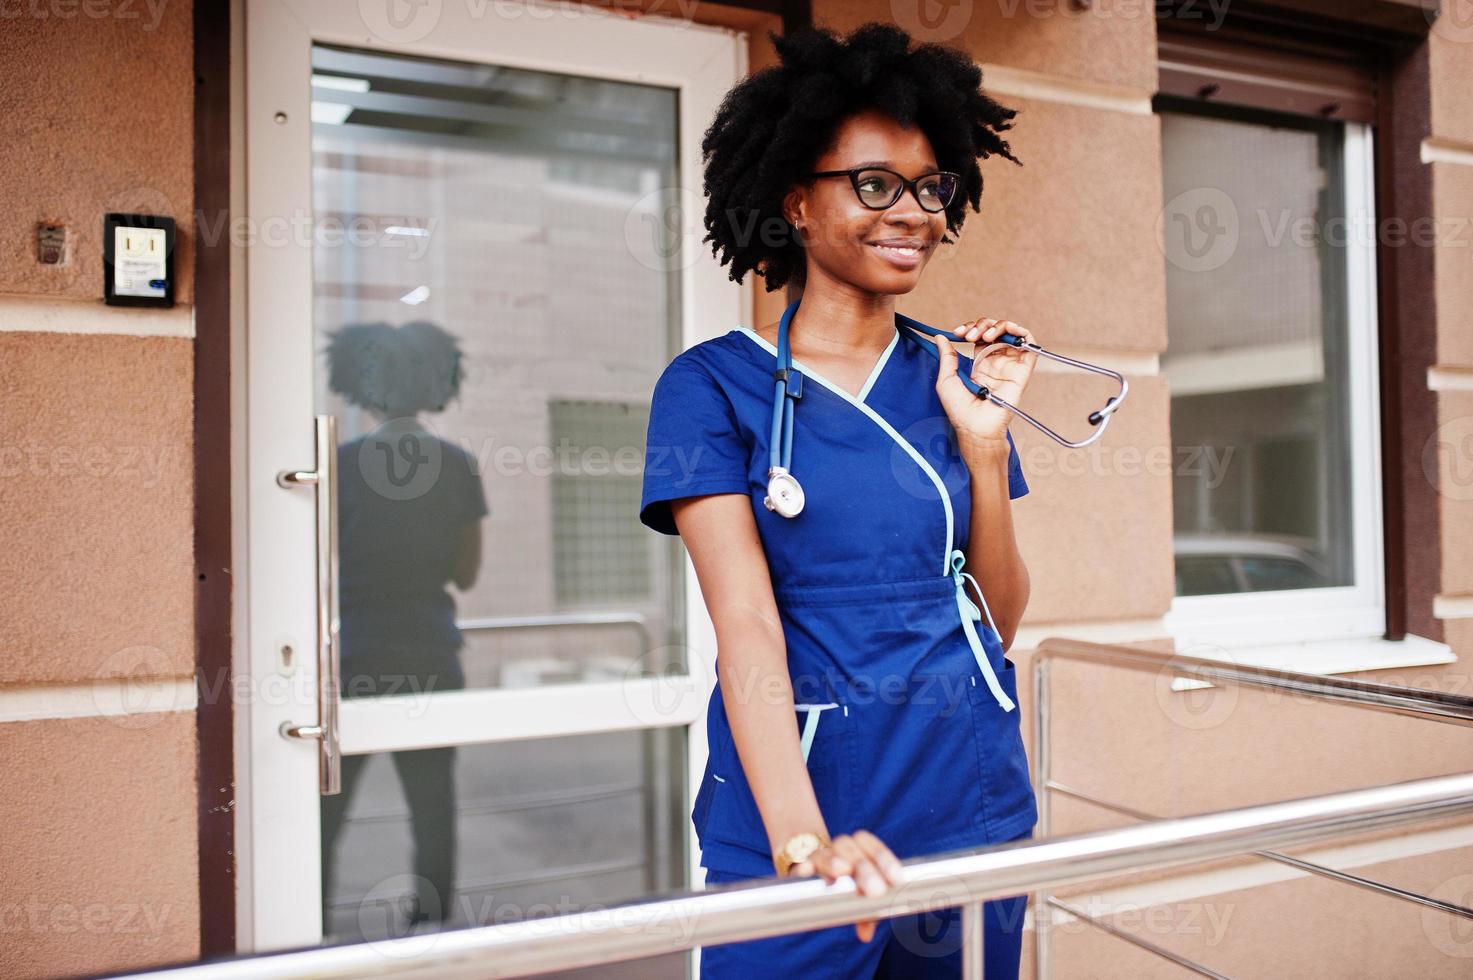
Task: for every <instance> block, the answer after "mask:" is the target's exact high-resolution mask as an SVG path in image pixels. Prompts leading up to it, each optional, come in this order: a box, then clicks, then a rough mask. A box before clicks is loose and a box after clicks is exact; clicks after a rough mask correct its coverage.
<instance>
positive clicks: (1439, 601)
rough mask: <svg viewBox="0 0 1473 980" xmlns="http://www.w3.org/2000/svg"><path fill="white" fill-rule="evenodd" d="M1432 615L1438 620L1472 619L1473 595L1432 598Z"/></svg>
mask: <svg viewBox="0 0 1473 980" xmlns="http://www.w3.org/2000/svg"><path fill="white" fill-rule="evenodd" d="M1432 615H1433V616H1436V617H1437V618H1438V619H1473V595H1439V596H1434V597H1433V598H1432Z"/></svg>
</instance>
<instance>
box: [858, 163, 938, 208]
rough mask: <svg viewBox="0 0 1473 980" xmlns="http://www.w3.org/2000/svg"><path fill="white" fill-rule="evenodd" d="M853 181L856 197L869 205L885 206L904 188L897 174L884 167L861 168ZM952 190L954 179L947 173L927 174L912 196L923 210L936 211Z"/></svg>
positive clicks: (873, 206)
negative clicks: (882, 168) (876, 168)
mask: <svg viewBox="0 0 1473 980" xmlns="http://www.w3.org/2000/svg"><path fill="white" fill-rule="evenodd" d="M855 183H856V185H857V190H858V191H859V200H860V201H861V202H862V203H863V204H864V206H865V207H869V208H888V207H889V206H890V205H892V204H894V203H895V202H896V201H897V200H898V199H899V198H900V193H901V191H902V190H903V189H904V184H903V183H902V181H901V179H900V175H899V174H895V173H892V172H890V171H888V170H861V171H860V172H859V174H858V175H857V179H856V181H855ZM954 193H956V178H955V177H954V176H952V175H951V174H939V173H938V174H927V175H926V176H925V177H922V178H921V179H920V181H919V182H918V183H917V184H916V198H917V199H918V200H919V201H920V204H921V207H923V208H925V209H926V210H927V211H940V210H941V209H942V208H944V207H946V206H947V205H948V204H950V203H951V196H952V194H954Z"/></svg>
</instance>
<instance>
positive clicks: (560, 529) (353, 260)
mask: <svg viewBox="0 0 1473 980" xmlns="http://www.w3.org/2000/svg"><path fill="white" fill-rule="evenodd" d="M286 6H287V5H283V4H281V3H279V2H275V0H261V2H259V3H253V4H252V5H251V6H250V8H249V11H250V12H251V13H252V14H256V13H258V12H259V13H260V16H259V17H254V18H248V20H250V21H251V25H250V32H249V35H248V46H249V49H250V57H248V76H249V77H248V93H249V94H248V101H249V102H251V103H252V106H251V111H250V118H249V120H248V155H249V158H250V167H249V170H250V184H251V188H252V189H251V191H250V208H249V209H250V211H251V213H252V218H253V220H255V221H257V222H259V224H260V227H261V228H262V229H263V231H264V229H265V227H266V224H267V222H269V221H271V220H272V219H273V218H274V217H276V216H278V215H279V214H297V215H298V216H299V217H300V216H305V219H306V220H299V221H297V222H295V224H296V225H298V226H300V227H301V228H303V229H309V230H310V234H296V235H290V236H287V240H285V241H284V242H282V243H279V244H276V245H272V244H269V243H268V242H267V241H266V240H265V238H264V236H263V238H262V240H261V241H260V242H258V243H257V247H256V248H253V249H251V250H250V251H249V253H248V255H249V277H248V279H249V290H250V296H251V299H252V303H251V314H250V317H249V326H248V340H247V346H248V348H249V351H250V353H249V364H250V369H249V383H248V390H249V395H248V397H249V400H250V409H249V414H250V418H251V422H252V426H251V434H250V437H249V439H250V445H251V462H250V466H249V469H250V470H251V474H252V475H251V482H252V486H253V493H252V495H251V504H250V519H249V523H250V540H251V544H252V549H251V550H252V561H251V562H250V566H249V567H250V580H251V581H250V587H249V590H248V594H249V609H250V623H251V626H252V631H251V632H252V637H253V639H252V643H251V649H252V664H253V668H252V669H253V672H256V673H259V674H262V675H269V674H276V675H283V676H288V677H291V678H292V679H293V681H294V682H293V683H292V684H290V685H289V689H290V690H291V692H292V694H291V695H290V696H289V697H288V698H286V699H284V703H281V704H274V705H267V704H262V705H254V706H253V707H252V709H251V711H250V716H251V719H252V720H251V729H252V743H251V756H252V772H253V775H252V777H251V780H250V786H251V788H250V798H251V801H252V803H251V806H250V808H249V812H248V813H247V814H246V815H245V819H249V820H250V821H251V829H250V834H249V839H250V841H251V846H250V848H249V850H250V854H249V858H248V860H249V864H250V869H251V874H250V875H249V876H246V877H243V884H244V885H248V886H249V894H250V895H251V899H250V902H249V905H248V907H247V908H246V909H245V910H244V911H243V920H244V921H243V923H242V924H243V925H245V926H247V927H248V928H245V929H243V930H242V933H241V934H242V941H243V946H244V945H245V943H246V942H247V941H248V939H247V937H249V942H250V943H251V945H250V947H249V948H252V949H267V948H275V947H280V946H291V945H303V944H309V943H315V942H319V941H328V942H363V941H370V942H371V941H374V940H377V939H384V938H392V937H394V936H400V935H406V934H410V933H413V932H419V931H424V930H433V929H438V928H444V927H457V926H464V925H478V924H490V923H496V922H505V921H512V920H517V919H523V918H530V917H536V916H541V915H548V914H557V913H561V912H567V911H573V910H577V909H580V908H587V907H590V906H601V905H607V904H610V903H613V902H618V901H623V900H628V899H633V898H638V897H641V896H643V895H648V894H651V893H654V892H660V891H667V890H671V889H676V888H683V887H686V886H687V885H688V883H689V880H690V879H689V868H690V863H689V861H688V856H689V854H690V853H691V845H690V842H689V841H688V840H687V833H686V828H687V825H688V820H687V819H686V814H687V812H688V810H689V795H690V788H691V786H692V785H693V784H694V782H695V779H696V776H697V774H698V773H699V771H700V764H701V762H702V761H703V760H702V758H701V757H702V755H703V753H704V743H703V740H701V739H692V738H690V736H691V735H692V734H694V732H693V729H692V725H693V723H694V722H696V721H697V720H698V719H699V718H700V716H701V712H702V710H703V708H704V700H705V695H706V692H707V691H709V681H708V676H709V674H710V668H709V664H710V663H711V662H712V660H713V654H714V643H713V641H712V638H711V630H710V624H709V622H708V621H706V620H705V616H704V610H703V605H702V604H701V602H700V599H699V596H698V595H697V594H696V589H695V584H694V577H693V575H692V574H691V573H690V570H689V568H688V563H687V562H686V561H685V558H684V553H683V551H681V550H680V548H679V545H678V543H677V542H676V541H675V540H674V539H666V538H663V537H662V536H657V535H652V534H650V533H648V531H647V530H645V529H644V528H643V527H642V525H640V524H639V522H638V517H637V511H638V501H639V488H640V482H641V476H640V466H641V463H642V460H643V448H644V434H645V428H646V422H647V413H648V400H649V393H650V391H651V389H652V388H653V385H654V382H655V379H656V378H657V377H658V375H659V373H660V371H661V370H662V369H663V367H664V366H665V364H666V363H668V361H669V360H670V358H671V357H672V356H673V355H674V354H675V353H676V352H677V351H678V350H679V349H681V348H682V347H684V346H686V345H687V344H689V343H692V342H695V341H696V340H699V339H701V337H702V336H708V335H711V334H714V333H719V332H722V331H724V330H725V329H729V327H730V326H731V325H733V324H736V323H738V322H741V318H742V309H741V301H740V297H739V294H738V291H737V287H736V286H735V285H734V284H730V283H729V282H725V283H723V281H722V280H724V278H725V277H724V276H723V275H722V274H721V270H720V269H719V268H718V267H715V263H714V260H712V259H710V257H709V255H707V256H704V257H703V256H701V255H700V254H699V253H700V251H701V249H700V248H699V247H698V243H699V240H700V237H701V235H700V233H699V232H698V231H697V229H698V227H699V217H700V216H699V213H698V209H695V208H692V207H691V204H690V200H689V197H690V195H688V194H685V193H684V192H683V191H682V190H681V188H682V181H686V182H687V183H688V182H689V181H690V179H691V178H690V176H689V175H691V174H693V173H696V172H697V171H696V169H695V167H694V166H693V162H694V160H695V159H697V156H696V154H697V150H696V148H695V147H694V146H693V145H692V144H693V141H694V140H695V138H696V136H695V134H697V133H699V131H700V128H701V127H700V120H702V119H704V118H707V117H709V115H710V114H711V112H712V111H713V110H714V107H715V104H716V101H717V100H719V97H720V95H721V94H722V93H723V92H724V91H725V89H726V88H727V87H729V86H730V84H731V83H732V82H733V81H735V79H736V77H737V72H738V71H740V70H741V64H740V62H741V50H742V45H741V44H740V43H739V42H740V40H741V39H740V38H739V37H738V36H737V35H734V34H731V33H729V32H725V31H718V30H709V29H706V28H701V27H696V26H693V25H689V24H677V23H673V22H669V23H667V22H661V21H659V20H658V19H656V18H648V19H646V20H644V21H638V22H631V21H629V20H628V19H626V18H622V17H617V16H610V15H606V14H602V13H600V12H598V11H596V10H594V9H592V8H589V9H588V10H587V11H586V12H581V13H577V15H576V17H574V19H572V20H571V21H570V20H566V19H564V20H558V19H549V18H546V17H541V18H539V17H535V16H530V15H529V16H527V17H523V18H511V17H506V16H504V15H503V16H501V17H499V18H495V19H494V23H492V22H491V21H492V20H493V18H492V17H491V14H490V8H487V16H486V18H485V19H479V20H478V19H476V18H475V17H474V10H473V9H472V8H467V9H466V10H460V11H456V10H451V9H450V8H448V7H447V8H445V9H444V10H443V11H441V13H440V15H439V16H440V20H439V21H438V22H437V23H436V24H435V25H434V26H433V27H432V29H431V30H430V31H429V33H428V34H426V35H425V36H424V37H421V38H419V39H417V40H414V41H402V40H398V39H396V38H394V37H388V38H384V37H380V36H374V37H371V38H370V42H371V43H370V44H368V45H365V44H364V43H363V41H364V39H363V37H361V35H362V33H363V31H362V26H363V24H362V22H360V23H359V24H358V25H357V26H358V31H357V34H356V35H355V34H354V32H353V31H352V29H351V28H352V26H353V23H352V22H353V21H354V20H357V19H358V16H359V15H358V5H357V4H343V5H338V4H316V3H314V4H308V3H303V4H301V5H300V7H297V6H291V9H290V10H286V9H285V8H286ZM338 6H342V7H343V8H344V9H342V10H334V9H331V8H336V7H338ZM538 9H544V10H546V9H553V8H535V7H528V8H526V10H527V11H529V12H530V11H536V10H538ZM557 9H558V10H561V11H563V13H562V14H561V16H562V17H564V18H567V17H569V16H572V14H571V13H570V12H569V10H568V8H566V7H560V8H557ZM283 13H286V14H289V15H290V16H289V17H281V16H273V15H280V14H283ZM370 27H372V25H370ZM273 28H274V33H273V30H272V29H273ZM379 33H380V34H383V33H386V32H383V31H380V32H379ZM387 33H392V32H387ZM374 41H377V42H380V43H372V42H374ZM384 41H389V42H393V43H382V42H384ZM693 44H694V45H695V46H696V47H697V48H698V49H699V50H697V51H694V52H693V51H691V50H690V49H691V47H692V45H693ZM282 49H285V52H286V54H285V55H283V53H282ZM539 52H541V54H540V56H539ZM656 52H659V56H658V57H655V58H649V57H648V56H649V55H651V54H653V53H656ZM283 62H286V63H288V64H283ZM647 64H661V65H663V66H665V67H664V68H662V70H661V71H660V72H659V73H658V74H651V73H649V72H648V71H646V69H645V68H644V65H647ZM285 70H291V71H295V72H299V76H298V77H297V78H296V79H295V81H294V82H293V83H292V84H285V83H286V82H287V81H288V76H285V75H283V74H281V72H283V71H285ZM273 96H274V99H275V101H274V102H273ZM277 103H279V104H280V106H281V107H280V108H272V110H271V111H270V112H269V113H268V112H267V111H266V110H267V108H268V107H271V106H274V105H275V104H277ZM703 114H704V115H703ZM263 122H264V123H266V125H264V126H262V125H261V124H262V123H263ZM258 127H260V128H258ZM263 180H264V181H269V183H268V184H265V185H264V186H266V187H269V188H270V190H264V191H261V192H257V190H256V188H257V187H258V186H263V185H262V184H261V183H260V182H261V181H263ZM294 300H295V301H296V302H293V301H294ZM298 304H300V305H298ZM696 309H699V310H700V311H701V317H700V325H701V328H702V329H703V333H700V332H696V331H695V330H694V329H693V326H692V319H693V318H692V317H691V315H690V311H692V310H696ZM314 417H315V418H316V419H319V420H325V419H331V420H332V426H333V429H332V430H331V431H332V432H333V434H332V435H331V436H328V437H327V440H328V441H330V442H331V444H332V446H333V450H332V453H331V457H332V458H331V459H330V460H328V461H327V465H324V461H323V460H322V459H321V458H317V453H315V452H314V449H313V443H312V439H313V437H314V432H313V426H314ZM318 425H319V432H326V431H329V430H327V429H325V428H322V426H324V425H325V423H323V422H319V423H318ZM319 438H321V436H319ZM328 441H324V442H323V445H324V446H325V445H327V444H328ZM314 466H315V469H313V467H314ZM304 469H307V470H312V472H313V473H314V474H315V475H316V476H317V477H322V478H323V479H324V481H325V482H327V483H330V484H331V487H330V488H327V489H330V491H331V492H330V493H328V492H323V490H322V488H316V487H315V485H297V484H294V483H292V482H291V481H290V480H276V479H274V477H275V475H276V474H278V473H281V472H283V471H293V470H297V471H301V470H304ZM328 473H330V474H331V478H330V479H328V478H327V476H325V474H328ZM268 477H271V478H273V479H271V481H270V483H269V484H268V482H267V478H268ZM307 483H308V484H311V481H307ZM255 488H259V489H255ZM324 522H325V523H324ZM326 527H330V528H331V529H332V531H333V534H322V535H320V536H319V534H318V533H317V532H318V531H319V530H321V529H323V528H326ZM334 538H335V552H336V554H335V558H336V561H335V563H333V566H334V567H331V568H329V565H328V559H329V558H330V557H331V556H330V555H329V552H331V551H332V550H333V544H334V541H333V539H334ZM319 540H320V541H321V545H320V546H319V545H318V544H317V543H316V542H318V541H319ZM258 557H259V560H257V558H258ZM315 569H316V570H320V571H321V575H317V574H314V570H315ZM329 572H331V574H328V573H329ZM324 576H325V577H324ZM324 583H327V584H324ZM329 591H335V593H336V595H335V596H332V597H331V598H332V599H333V602H334V603H335V605H336V610H337V616H336V620H335V626H336V629H335V630H327V631H324V630H322V629H321V627H322V626H323V624H328V625H334V624H333V622H332V620H333V617H332V615H331V608H332V604H333V603H329V602H328V601H327V599H328V598H329V596H327V595H326V594H325V593H326V592H329ZM319 607H320V608H321V610H322V612H321V613H318V612H317V610H318V609H319ZM319 634H321V636H322V639H321V641H320V645H321V646H322V649H321V650H314V649H313V646H314V644H313V638H314V637H317V636H318V635H319ZM258 639H264V642H260V643H258V642H257V640H258ZM329 647H335V649H331V650H329V649H328V648H329ZM334 660H335V661H336V667H337V675H338V685H337V690H336V691H335V692H334V691H333V690H332V685H331V684H328V683H324V681H326V680H327V676H328V666H329V664H331V663H333V661H334ZM334 695H336V696H334ZM263 700H264V699H263ZM334 741H335V742H336V749H337V751H336V752H333V751H332V743H333V742H334ZM261 763H266V765H264V766H263V765H261ZM265 773H270V774H271V775H270V776H266V775H264V774H265ZM306 826H313V827H314V828H315V830H316V833H313V834H303V833H302V831H303V829H304V827H306ZM244 863H245V862H244V861H243V864H244ZM308 899H310V901H308ZM246 904H247V903H245V902H243V906H246ZM283 907H285V908H287V909H290V910H291V913H290V914H284V913H283ZM684 961H685V958H684V957H672V958H669V962H667V963H664V964H652V963H645V964H640V965H639V968H638V969H637V970H636V973H637V974H638V975H640V976H650V975H669V976H683V975H684V972H685V967H684ZM632 975H633V974H632Z"/></svg>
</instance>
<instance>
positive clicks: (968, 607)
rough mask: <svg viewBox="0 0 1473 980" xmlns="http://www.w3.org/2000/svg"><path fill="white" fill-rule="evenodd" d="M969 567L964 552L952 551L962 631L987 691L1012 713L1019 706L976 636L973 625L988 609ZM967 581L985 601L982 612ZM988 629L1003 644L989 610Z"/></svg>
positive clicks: (952, 565)
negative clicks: (969, 580) (989, 628)
mask: <svg viewBox="0 0 1473 980" xmlns="http://www.w3.org/2000/svg"><path fill="white" fill-rule="evenodd" d="M966 563H967V556H966V555H965V554H963V553H962V551H961V549H959V548H955V549H952V552H951V578H952V580H953V581H954V582H956V608H957V611H958V612H960V613H961V617H962V630H963V631H964V632H965V633H966V634H967V642H968V643H969V644H971V647H972V656H974V657H976V658H977V666H979V667H981V668H982V677H983V679H985V680H986V681H987V688H988V690H990V691H992V696H993V697H994V698H996V699H997V703H998V704H1000V705H1002V710H1004V711H1012V710H1013V708H1014V707H1016V705H1014V704H1013V699H1012V698H1010V697H1008V694H1007V692H1006V691H1004V690H1003V689H1002V685H1001V684H999V683H998V681H997V675H996V674H995V673H993V671H992V661H990V660H989V659H988V658H987V650H986V648H984V647H983V646H982V640H981V639H980V638H979V637H978V636H977V630H976V627H974V626H973V625H972V623H973V622H974V621H976V622H980V621H981V619H982V610H983V609H987V597H986V596H984V595H983V594H982V587H981V586H980V585H978V584H977V580H976V579H974V578H972V576H971V575H970V574H969V573H967V572H964V571H962V566H963V565H965V564H966ZM967 579H971V581H972V588H974V589H976V590H977V598H979V599H981V600H982V609H978V608H977V604H976V603H974V602H973V601H972V600H971V599H970V598H968V596H967V586H966V580H967ZM987 625H988V626H991V627H992V632H993V634H994V635H995V636H997V637H998V640H999V642H1001V640H1002V634H1000V633H998V632H997V626H996V624H994V623H993V622H992V610H991V609H987Z"/></svg>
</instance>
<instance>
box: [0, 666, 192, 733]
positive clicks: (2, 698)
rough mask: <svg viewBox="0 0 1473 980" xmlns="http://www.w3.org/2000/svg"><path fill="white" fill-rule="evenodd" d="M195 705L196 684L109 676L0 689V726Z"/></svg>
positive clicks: (176, 679) (185, 708)
mask: <svg viewBox="0 0 1473 980" xmlns="http://www.w3.org/2000/svg"><path fill="white" fill-rule="evenodd" d="M198 702H199V692H198V689H197V688H196V687H195V684H194V679H193V678H187V677H148V678H131V677H121V678H119V677H109V678H106V679H100V680H97V681H94V682H91V683H86V684H51V685H33V686H28V687H10V688H0V724H4V723H5V722H11V721H41V720H45V719H54V718H106V717H116V716H133V715H152V714H161V713H165V712H171V711H193V710H194V709H195V707H196V706H197V705H198ZM145 724H146V722H145Z"/></svg>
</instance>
